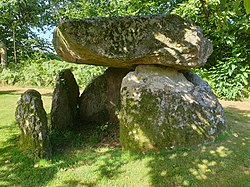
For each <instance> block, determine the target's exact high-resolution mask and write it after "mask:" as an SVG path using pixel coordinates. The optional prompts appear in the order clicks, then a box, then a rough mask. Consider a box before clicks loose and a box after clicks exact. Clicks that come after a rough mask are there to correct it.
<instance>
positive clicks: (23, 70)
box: [0, 58, 105, 88]
mask: <svg viewBox="0 0 250 187" xmlns="http://www.w3.org/2000/svg"><path fill="white" fill-rule="evenodd" d="M62 69H70V70H71V71H72V72H73V73H74V75H75V78H76V81H77V83H78V85H79V86H80V87H81V88H84V87H85V86H86V85H87V84H88V82H89V81H90V80H91V79H92V78H93V77H95V76H97V75H100V74H101V73H103V72H104V70H105V68H104V67H101V66H91V65H78V64H70V63H66V62H63V61H59V60H46V59H43V58H39V59H35V60H32V59H29V60H27V61H25V62H24V61H21V62H20V63H17V64H14V63H10V64H9V67H8V68H6V69H3V70H2V72H1V74H0V81H1V82H2V83H5V84H10V85H22V86H28V85H31V86H39V87H41V86H44V87H53V86H54V84H55V79H56V76H57V74H58V73H59V71H61V70H62Z"/></svg>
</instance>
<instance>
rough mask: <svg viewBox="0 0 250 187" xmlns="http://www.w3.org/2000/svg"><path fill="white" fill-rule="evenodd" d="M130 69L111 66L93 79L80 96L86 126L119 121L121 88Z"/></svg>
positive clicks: (82, 115)
mask: <svg viewBox="0 0 250 187" xmlns="http://www.w3.org/2000/svg"><path fill="white" fill-rule="evenodd" d="M128 72H129V70H128V69H117V68H109V69H107V70H106V71H105V72H104V74H103V75H100V76H98V77H97V78H95V79H93V80H92V81H91V82H90V84H88V86H87V87H86V89H85V90H84V91H83V93H82V95H81V97H80V105H79V106H80V120H81V124H83V125H84V126H88V125H101V124H104V123H106V122H109V123H119V120H118V118H117V113H116V112H117V111H118V110H119V108H120V88H121V82H122V79H123V77H124V76H125V75H126V74H127V73H128Z"/></svg>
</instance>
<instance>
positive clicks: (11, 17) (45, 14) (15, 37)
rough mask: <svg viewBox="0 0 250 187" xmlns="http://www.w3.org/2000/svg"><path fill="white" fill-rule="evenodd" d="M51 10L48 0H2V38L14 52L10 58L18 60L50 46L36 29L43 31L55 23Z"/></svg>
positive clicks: (0, 28)
mask: <svg viewBox="0 0 250 187" xmlns="http://www.w3.org/2000/svg"><path fill="white" fill-rule="evenodd" d="M49 10H50V4H49V1H47V0H40V1H36V0H29V1H27V0H0V15H1V17H0V30H1V31H2V32H0V40H2V41H3V42H4V43H5V44H6V47H7V49H8V51H9V54H12V55H11V56H10V57H9V58H10V59H14V61H17V60H18V59H21V58H25V57H27V56H30V55H31V54H32V53H34V51H36V50H38V49H39V50H46V49H47V48H48V46H49V45H48V44H47V43H46V41H45V40H42V39H41V38H39V37H38V36H37V33H36V32H35V30H37V31H39V32H43V31H44V30H45V29H46V26H47V27H50V26H52V25H53V24H54V23H55V22H54V19H53V17H52V15H51V13H50V12H49Z"/></svg>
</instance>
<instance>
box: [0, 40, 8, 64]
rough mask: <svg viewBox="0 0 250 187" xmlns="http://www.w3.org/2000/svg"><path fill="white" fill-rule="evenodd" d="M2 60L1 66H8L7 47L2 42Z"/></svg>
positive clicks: (0, 45)
mask: <svg viewBox="0 0 250 187" xmlns="http://www.w3.org/2000/svg"><path fill="white" fill-rule="evenodd" d="M0 57H1V59H0V62H1V66H2V67H4V68H6V67H7V66H8V62H7V48H6V45H5V43H3V42H0Z"/></svg>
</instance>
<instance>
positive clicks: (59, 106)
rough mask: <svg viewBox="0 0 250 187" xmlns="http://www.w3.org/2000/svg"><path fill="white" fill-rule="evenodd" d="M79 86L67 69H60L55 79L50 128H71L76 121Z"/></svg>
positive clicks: (62, 129) (60, 129) (61, 129)
mask: <svg viewBox="0 0 250 187" xmlns="http://www.w3.org/2000/svg"><path fill="white" fill-rule="evenodd" d="M79 94H80V93H79V87H78V85H77V83H76V80H75V78H74V75H73V74H72V72H71V71H70V70H69V69H65V70H62V71H61V72H60V73H59V75H58V76H57V79H56V85H55V89H54V92H53V98H52V108H51V128H52V129H55V130H59V131H64V130H67V129H72V128H74V127H76V125H77V122H78V101H79Z"/></svg>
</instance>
